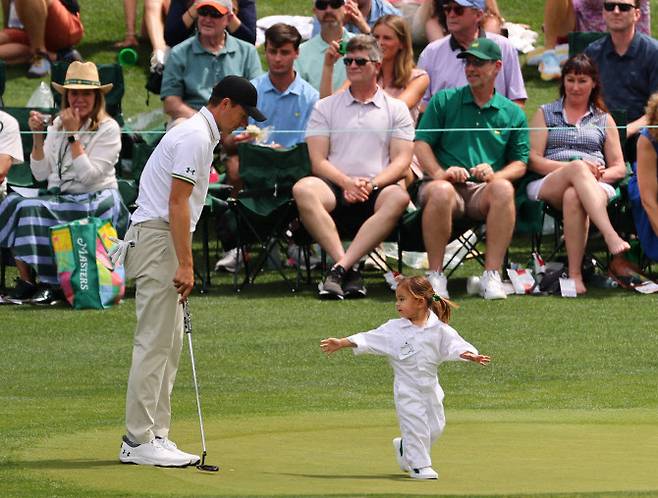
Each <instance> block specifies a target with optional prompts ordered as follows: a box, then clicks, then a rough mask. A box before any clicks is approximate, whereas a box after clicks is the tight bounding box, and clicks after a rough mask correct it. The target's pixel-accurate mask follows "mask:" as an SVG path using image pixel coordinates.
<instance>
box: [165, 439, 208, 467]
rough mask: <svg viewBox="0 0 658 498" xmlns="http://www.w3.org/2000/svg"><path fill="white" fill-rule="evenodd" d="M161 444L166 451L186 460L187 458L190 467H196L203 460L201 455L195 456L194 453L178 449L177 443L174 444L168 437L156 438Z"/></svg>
mask: <svg viewBox="0 0 658 498" xmlns="http://www.w3.org/2000/svg"><path fill="white" fill-rule="evenodd" d="M155 439H156V440H157V441H158V442H159V443H160V446H162V447H163V448H164V449H165V450H169V451H171V452H173V453H176V454H178V455H180V456H182V457H184V458H187V460H188V462H189V464H190V465H196V464H198V463H199V462H200V461H201V458H200V457H199V455H193V454H192V453H185V452H184V451H182V450H179V449H178V446H176V443H174V442H173V441H172V440H171V439H169V438H166V437H156V438H155Z"/></svg>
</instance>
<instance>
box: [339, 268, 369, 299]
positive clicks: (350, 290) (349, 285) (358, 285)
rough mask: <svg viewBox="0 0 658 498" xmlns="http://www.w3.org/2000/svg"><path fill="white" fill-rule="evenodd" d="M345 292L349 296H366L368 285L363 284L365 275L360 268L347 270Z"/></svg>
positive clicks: (344, 282)
mask: <svg viewBox="0 0 658 498" xmlns="http://www.w3.org/2000/svg"><path fill="white" fill-rule="evenodd" d="M343 294H344V295H345V297H347V298H360V297H366V294H367V291H366V286H365V285H363V276H362V275H361V272H360V271H359V270H355V269H354V268H350V269H349V270H347V272H346V273H345V276H344V277H343Z"/></svg>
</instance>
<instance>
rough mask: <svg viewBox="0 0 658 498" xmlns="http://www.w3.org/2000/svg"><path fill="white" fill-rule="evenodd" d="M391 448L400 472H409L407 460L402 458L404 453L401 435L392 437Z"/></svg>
mask: <svg viewBox="0 0 658 498" xmlns="http://www.w3.org/2000/svg"><path fill="white" fill-rule="evenodd" d="M393 450H394V451H395V459H396V460H397V462H398V465H399V466H400V470H401V471H402V472H409V471H410V470H411V469H410V468H409V465H407V462H406V460H405V459H404V455H403V453H402V438H401V437H395V438H393Z"/></svg>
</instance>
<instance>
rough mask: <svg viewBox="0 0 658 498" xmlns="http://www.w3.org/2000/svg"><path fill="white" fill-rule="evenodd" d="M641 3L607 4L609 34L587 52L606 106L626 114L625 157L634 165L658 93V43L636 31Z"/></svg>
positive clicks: (631, 0)
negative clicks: (646, 110) (646, 108)
mask: <svg viewBox="0 0 658 498" xmlns="http://www.w3.org/2000/svg"><path fill="white" fill-rule="evenodd" d="M639 1H640V0H618V1H614V2H605V3H604V4H603V7H604V8H603V19H604V20H605V24H606V26H607V28H608V34H607V35H606V36H604V37H603V38H601V39H600V40H597V41H595V42H594V43H592V44H591V45H590V46H589V47H587V49H586V50H585V53H586V54H587V55H588V56H589V57H590V58H591V59H592V60H593V61H594V63H595V64H596V66H597V67H598V70H599V75H600V77H601V84H602V85H603V88H605V92H604V93H603V100H604V101H605V105H606V106H607V107H608V109H610V110H611V111H619V110H624V111H626V117H627V119H628V126H627V128H626V134H627V137H628V139H627V142H626V146H625V153H626V154H625V157H626V160H627V161H631V162H633V161H634V160H635V144H636V141H637V137H638V135H637V134H638V133H639V131H640V129H641V128H642V127H643V126H645V125H646V122H647V119H646V116H645V115H644V106H645V105H646V103H647V101H648V100H649V97H650V96H651V94H653V93H654V92H656V91H658V64H656V60H658V42H656V40H654V39H653V38H651V37H649V36H647V35H645V34H642V33H640V32H639V31H638V30H637V29H636V26H637V23H638V22H639V20H640V8H639V5H640V4H639ZM611 8H612V10H609V9H611Z"/></svg>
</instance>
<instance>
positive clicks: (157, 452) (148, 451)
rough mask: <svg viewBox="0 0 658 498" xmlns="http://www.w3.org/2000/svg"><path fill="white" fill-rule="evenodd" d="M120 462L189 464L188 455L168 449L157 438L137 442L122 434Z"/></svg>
mask: <svg viewBox="0 0 658 498" xmlns="http://www.w3.org/2000/svg"><path fill="white" fill-rule="evenodd" d="M119 461H120V462H121V463H134V464H136V465H156V466H158V467H187V466H188V465H189V464H190V459H189V458H188V457H185V456H182V455H179V454H178V453H174V452H172V451H169V450H168V449H166V448H165V447H164V446H162V445H161V444H160V442H159V441H158V440H157V439H152V440H151V441H149V442H148V443H144V444H137V443H134V442H132V441H131V440H130V439H128V438H127V437H126V436H123V442H122V443H121V450H120V451H119Z"/></svg>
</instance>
